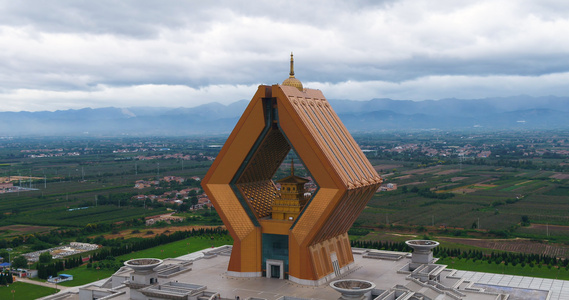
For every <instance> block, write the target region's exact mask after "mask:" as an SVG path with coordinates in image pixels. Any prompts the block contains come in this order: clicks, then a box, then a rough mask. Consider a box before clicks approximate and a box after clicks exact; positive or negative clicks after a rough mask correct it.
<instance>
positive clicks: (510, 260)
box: [351, 241, 569, 268]
mask: <svg viewBox="0 0 569 300" xmlns="http://www.w3.org/2000/svg"><path fill="white" fill-rule="evenodd" d="M351 244H352V247H359V248H370V249H378V250H389V251H402V252H410V251H411V248H410V247H409V246H407V244H405V243H404V242H389V241H385V242H382V241H352V242H351ZM433 255H434V256H435V257H440V258H447V257H454V258H464V259H471V260H474V261H476V260H480V261H487V262H488V263H492V262H494V263H496V264H500V263H504V264H511V265H514V266H515V265H517V264H522V265H523V266H525V265H530V266H533V265H538V266H541V265H548V266H557V267H566V268H567V267H568V266H569V259H560V258H557V257H555V256H551V255H546V254H526V253H514V252H493V251H492V252H491V253H484V252H482V251H480V250H466V251H463V250H461V249H458V248H445V247H436V248H434V249H433Z"/></svg>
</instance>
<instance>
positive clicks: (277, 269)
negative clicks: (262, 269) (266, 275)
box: [271, 265, 281, 278]
mask: <svg viewBox="0 0 569 300" xmlns="http://www.w3.org/2000/svg"><path fill="white" fill-rule="evenodd" d="M280 277H281V266H276V265H271V278H280Z"/></svg>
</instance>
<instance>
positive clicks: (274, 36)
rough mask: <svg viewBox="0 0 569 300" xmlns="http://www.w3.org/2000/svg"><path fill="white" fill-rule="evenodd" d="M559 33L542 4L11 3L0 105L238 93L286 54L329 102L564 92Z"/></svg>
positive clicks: (187, 102) (272, 76)
mask: <svg viewBox="0 0 569 300" xmlns="http://www.w3.org/2000/svg"><path fill="white" fill-rule="evenodd" d="M566 36H569V4H567V2H566V1H554V0H549V1H531V0H524V1H515V0H495V1H490V0H483V1H451V0H446V1H436V2H433V1H426V0H423V1H411V0H402V1H382V2H379V3H376V1H353V2H352V1H346V2H335V3H334V4H333V5H331V4H330V3H329V2H328V1H311V2H306V1H304V2H301V1H261V2H255V3H251V2H242V3H239V2H238V1H225V2H223V3H222V4H219V5H216V4H210V3H207V2H197V3H196V2H194V1H190V2H179V1H160V2H155V1H142V0H140V1H126V0H125V1H121V2H120V3H119V4H117V3H116V2H114V1H103V0H102V1H96V2H84V1H81V2H75V1H72V2H68V1H53V2H50V3H49V4H42V3H38V2H37V1H30V2H28V1H9V2H7V3H5V4H4V5H3V7H2V8H0V82H1V83H2V84H1V85H0V100H1V101H2V104H3V106H2V107H1V108H0V110H24V109H25V110H37V109H49V110H55V109H65V108H79V107H87V106H91V107H103V106H109V105H113V106H121V107H125V106H130V105H132V104H131V103H136V102H137V101H139V102H143V103H148V105H151V104H152V103H161V104H164V105H167V106H177V105H180V106H187V107H190V106H195V105H198V104H201V103H203V102H204V101H218V102H223V103H228V102H232V101H236V100H239V99H243V98H245V99H249V98H250V97H251V95H252V94H253V93H254V92H255V89H256V86H257V85H258V84H261V83H264V84H273V83H278V82H281V81H282V80H283V79H284V78H286V76H287V73H288V70H287V69H288V53H289V51H294V52H295V59H296V63H297V64H296V74H297V78H299V79H300V80H302V81H303V82H309V83H311V84H312V86H315V87H322V90H323V91H324V93H325V95H327V97H328V98H350V99H362V100H363V99H369V98H374V97H392V98H397V99H415V100H423V99H428V98H434V99H438V98H444V97H457V98H470V97H486V96H496V95H504V96H510V95H517V94H521V93H526V94H532V95H545V94H555V95H558V96H569V91H568V90H567V88H565V85H566V84H564V82H562V81H560V80H559V78H565V77H566V74H567V72H569V56H567V55H566V53H569V40H568V39H566V38H565V37H566ZM494 83H495V84H494ZM498 83H501V84H498ZM249 87H252V88H251V89H250V90H247V91H246V90H244V89H245V88H249ZM359 87H365V89H364V88H359ZM524 91H526V92H524ZM177 92H180V93H183V94H182V95H175V93H177ZM144 93H147V94H144ZM161 94H167V99H166V100H165V99H164V98H161V97H160V95H161ZM182 99H184V101H182ZM204 99H205V100H204ZM71 100H72V101H71ZM24 103H25V104H24ZM178 103H181V104H178ZM145 105H146V104H145Z"/></svg>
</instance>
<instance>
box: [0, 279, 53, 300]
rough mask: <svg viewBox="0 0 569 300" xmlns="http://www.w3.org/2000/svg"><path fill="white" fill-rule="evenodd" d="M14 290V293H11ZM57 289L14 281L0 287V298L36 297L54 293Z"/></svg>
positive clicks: (7, 299)
mask: <svg viewBox="0 0 569 300" xmlns="http://www.w3.org/2000/svg"><path fill="white" fill-rule="evenodd" d="M12 291H14V293H12ZM56 291H57V290H56V289H54V288H50V287H44V286H39V285H35V284H29V283H25V282H14V283H13V284H11V285H10V286H8V287H6V286H2V287H0V299H6V300H9V299H22V300H23V299H37V298H41V297H45V296H47V295H51V294H54V293H55V292H56Z"/></svg>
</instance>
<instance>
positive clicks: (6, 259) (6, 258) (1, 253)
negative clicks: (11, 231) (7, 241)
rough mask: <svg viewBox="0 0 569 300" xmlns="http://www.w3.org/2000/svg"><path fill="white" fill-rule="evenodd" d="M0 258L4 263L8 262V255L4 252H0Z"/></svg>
mask: <svg viewBox="0 0 569 300" xmlns="http://www.w3.org/2000/svg"><path fill="white" fill-rule="evenodd" d="M0 257H2V258H3V259H4V262H8V257H10V253H8V251H6V250H2V251H0Z"/></svg>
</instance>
